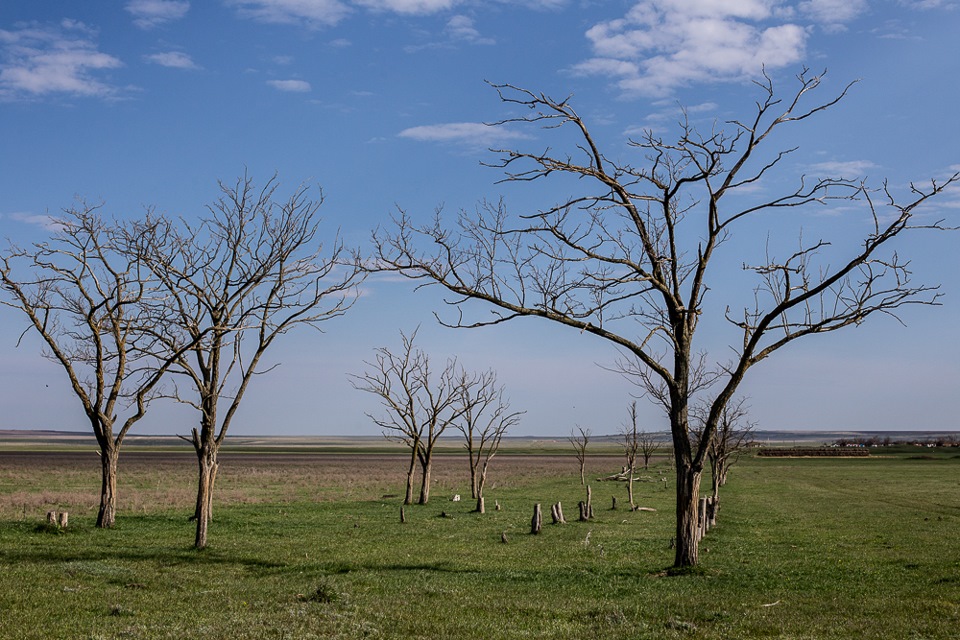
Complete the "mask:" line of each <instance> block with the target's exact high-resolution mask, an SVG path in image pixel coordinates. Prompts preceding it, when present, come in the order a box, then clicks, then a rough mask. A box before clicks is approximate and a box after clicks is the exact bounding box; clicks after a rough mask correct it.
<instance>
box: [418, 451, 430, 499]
mask: <svg viewBox="0 0 960 640" xmlns="http://www.w3.org/2000/svg"><path fill="white" fill-rule="evenodd" d="M430 463H431V460H430V458H427V459H426V461H425V462H423V463H421V466H422V467H423V478H422V479H421V483H420V499H419V500H418V501H417V503H418V504H427V502H429V501H430V466H431V464H430Z"/></svg>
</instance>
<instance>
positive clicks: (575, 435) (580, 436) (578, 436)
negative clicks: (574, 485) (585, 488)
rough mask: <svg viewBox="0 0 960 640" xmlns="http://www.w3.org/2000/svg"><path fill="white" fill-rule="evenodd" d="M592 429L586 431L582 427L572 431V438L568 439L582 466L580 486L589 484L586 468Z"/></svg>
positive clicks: (578, 426)
mask: <svg viewBox="0 0 960 640" xmlns="http://www.w3.org/2000/svg"><path fill="white" fill-rule="evenodd" d="M592 433H593V432H592V431H591V430H590V429H584V428H583V427H581V426H580V425H577V426H576V428H574V429H571V430H570V437H569V438H567V439H568V440H569V441H570V444H571V445H573V453H574V455H576V456H577V462H578V463H579V464H580V484H581V485H584V484H587V476H586V471H585V469H586V466H587V445H588V444H589V443H590V436H591V435H592Z"/></svg>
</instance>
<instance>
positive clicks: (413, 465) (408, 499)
mask: <svg viewBox="0 0 960 640" xmlns="http://www.w3.org/2000/svg"><path fill="white" fill-rule="evenodd" d="M416 470H417V449H416V447H414V448H412V449H411V450H410V466H409V467H408V468H407V493H406V495H405V496H404V498H403V504H413V474H414V472H415V471H416Z"/></svg>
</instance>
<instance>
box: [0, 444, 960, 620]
mask: <svg viewBox="0 0 960 640" xmlns="http://www.w3.org/2000/svg"><path fill="white" fill-rule="evenodd" d="M957 452H958V450H957V449H946V450H942V451H941V450H923V451H922V452H921V451H920V450H915V451H911V450H903V451H900V452H898V453H894V454H890V455H878V454H874V455H873V456H871V457H870V458H867V459H758V458H745V459H744V460H742V461H741V462H740V463H739V464H738V465H737V466H736V467H734V468H733V470H732V472H731V476H730V481H729V483H728V486H727V487H726V491H725V493H724V497H723V501H724V502H723V507H722V511H721V513H720V517H719V521H718V526H717V527H716V528H715V529H713V530H712V531H711V532H710V533H709V535H708V536H707V538H705V539H704V541H703V542H702V544H701V558H702V571H700V572H698V573H696V574H693V575H683V576H670V575H668V574H667V572H666V569H667V568H668V567H669V566H670V564H671V562H672V559H673V555H672V551H671V549H670V548H669V543H670V538H671V536H672V535H673V522H674V518H673V482H672V477H671V476H670V468H669V463H668V461H667V460H666V459H664V458H662V457H661V458H657V460H656V463H655V465H654V466H653V467H652V468H651V469H650V470H649V471H648V472H644V473H643V475H644V476H646V477H648V478H649V481H646V482H640V483H638V484H637V486H636V489H637V495H638V502H639V503H640V504H641V505H642V506H647V507H653V508H655V509H657V511H656V512H628V511H627V510H626V509H624V508H623V504H624V502H625V501H626V489H625V486H624V485H623V484H622V483H621V484H616V483H611V482H599V481H597V480H596V478H598V477H600V476H602V475H606V474H608V473H611V472H613V471H618V470H619V466H620V464H621V458H620V457H617V456H613V455H597V456H593V457H591V458H589V459H588V464H587V472H588V477H589V478H591V481H590V484H591V485H592V488H593V496H594V509H595V518H594V520H593V521H590V522H585V523H584V522H576V513H577V508H576V506H577V502H578V501H579V500H582V499H584V497H585V492H584V489H583V488H582V487H581V486H580V483H579V474H578V468H577V463H576V460H575V459H574V458H573V457H572V456H568V455H560V454H559V453H552V454H550V455H529V452H528V451H527V452H520V451H516V452H514V455H501V456H499V457H497V458H496V459H495V460H494V462H493V464H492V469H491V472H490V480H489V483H490V484H489V486H488V489H487V504H488V513H487V514H485V515H478V514H475V513H471V509H472V508H473V503H472V501H471V500H470V499H469V488H468V476H467V468H466V461H465V459H464V458H463V457H461V456H459V455H453V454H448V455H444V456H442V457H441V458H440V459H439V460H438V461H437V463H436V470H435V472H434V478H435V483H434V487H433V494H432V498H431V501H430V504H428V505H425V506H411V507H407V508H406V516H407V522H406V523H405V524H401V523H400V519H399V512H400V501H401V495H402V491H403V472H404V460H403V458H402V457H398V456H397V455H396V454H393V453H390V452H381V453H376V454H373V453H362V452H346V453H345V452H335V451H334V452H322V451H313V452H304V451H299V452H297V451H295V450H291V451H285V452H283V453H273V454H270V455H266V454H263V453H257V452H256V451H253V450H248V451H247V452H234V453H225V454H224V455H223V458H222V464H221V471H220V475H219V478H218V486H217V492H216V503H215V507H214V521H213V522H212V523H211V529H210V535H211V544H210V547H209V548H208V549H206V550H204V551H200V552H198V551H195V550H193V549H192V547H191V545H192V542H193V523H191V522H188V520H187V516H188V515H189V514H190V513H191V512H192V506H193V499H194V493H193V491H194V486H193V483H194V474H195V458H194V457H193V456H192V455H191V454H189V453H184V454H180V453H175V452H170V451H166V452H161V451H150V450H149V448H143V449H142V450H141V449H134V450H132V451H128V452H127V453H126V454H122V455H121V470H120V486H119V493H120V501H119V510H118V516H117V526H116V528H115V529H113V530H97V529H95V528H94V527H93V522H94V519H95V515H96V506H97V489H98V483H99V480H98V468H97V465H98V461H97V460H96V456H95V454H94V453H92V452H90V450H89V449H85V450H83V451H77V450H71V449H69V448H67V449H66V450H63V451H58V452H32V453H31V452H27V451H19V452H14V453H10V452H9V451H8V452H7V453H5V454H3V455H2V456H0V637H2V638H91V639H92V638H223V639H228V638H230V639H234V638H541V637H549V638H577V639H583V638H617V639H626V638H651V639H652V638H658V639H659V638H690V639H694V638H796V639H799V638H845V639H846V638H883V639H888V638H915V639H920V638H957V637H960V528H958V525H960V457H957V455H956V453H957ZM661 477H667V478H669V481H668V482H662V481H661V480H660V478H661ZM454 493H459V494H461V495H462V496H463V497H464V500H463V501H461V502H452V501H450V497H451V496H452V495H453V494H454ZM614 495H616V496H617V497H618V500H619V502H620V505H621V506H620V508H619V509H618V510H616V511H614V510H612V509H611V508H610V507H611V497H612V496H614ZM494 501H498V502H499V503H500V504H501V506H502V509H501V510H499V511H496V510H494ZM556 501H562V503H563V505H564V512H565V515H566V517H567V520H568V524H566V525H551V524H548V523H549V506H550V504H552V503H554V502H556ZM536 502H540V503H541V504H542V505H543V508H544V511H545V519H546V523H545V524H544V530H543V532H542V533H541V534H540V535H539V536H532V535H530V534H529V522H530V516H531V514H532V508H533V504H534V503H536ZM51 509H58V510H66V511H69V512H70V526H69V527H68V529H67V530H65V531H57V530H56V529H51V528H48V527H46V526H44V524H43V523H44V517H45V514H46V512H47V511H48V510H51ZM504 534H505V535H506V538H507V542H506V544H504V543H503V542H501V536H502V535H504Z"/></svg>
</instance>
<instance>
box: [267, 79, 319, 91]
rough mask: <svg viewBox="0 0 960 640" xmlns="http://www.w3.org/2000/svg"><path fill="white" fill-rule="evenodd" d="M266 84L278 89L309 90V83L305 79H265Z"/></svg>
mask: <svg viewBox="0 0 960 640" xmlns="http://www.w3.org/2000/svg"><path fill="white" fill-rule="evenodd" d="M267 84H268V85H270V86H271V87H273V88H274V89H277V90H278V91H290V92H293V93H306V92H308V91H310V83H309V82H307V81H305V80H267Z"/></svg>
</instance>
